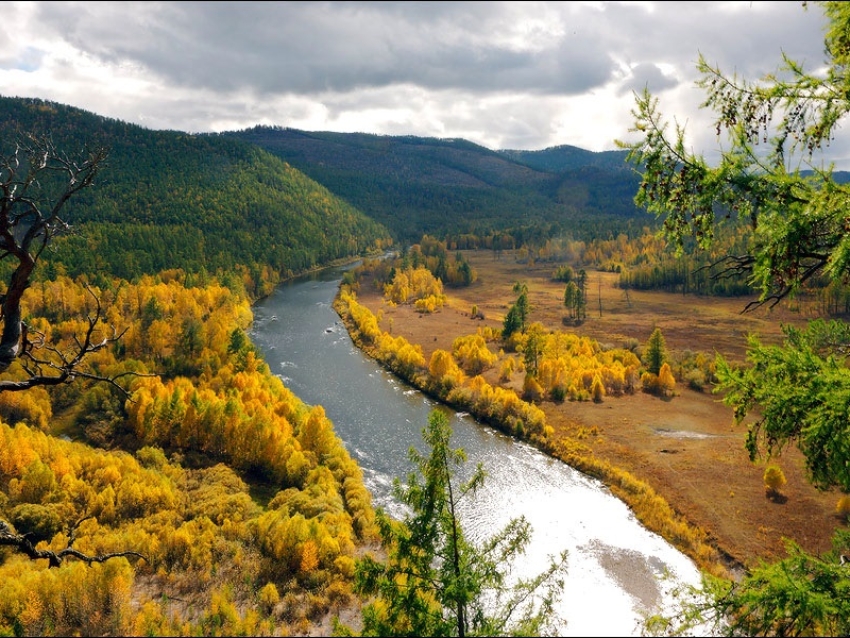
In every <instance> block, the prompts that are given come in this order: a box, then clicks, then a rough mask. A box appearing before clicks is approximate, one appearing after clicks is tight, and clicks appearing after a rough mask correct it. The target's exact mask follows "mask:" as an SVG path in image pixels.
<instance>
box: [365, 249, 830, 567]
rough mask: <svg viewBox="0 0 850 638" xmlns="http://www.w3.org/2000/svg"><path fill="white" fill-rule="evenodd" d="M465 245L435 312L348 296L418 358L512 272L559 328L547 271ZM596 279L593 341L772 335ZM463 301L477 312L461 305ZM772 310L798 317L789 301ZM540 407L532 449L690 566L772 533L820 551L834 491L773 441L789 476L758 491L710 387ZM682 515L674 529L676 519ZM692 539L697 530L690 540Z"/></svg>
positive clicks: (773, 329)
mask: <svg viewBox="0 0 850 638" xmlns="http://www.w3.org/2000/svg"><path fill="white" fill-rule="evenodd" d="M466 256H467V258H469V259H470V261H471V263H472V264H473V266H474V267H475V268H476V270H477V271H478V273H479V277H478V281H477V282H476V283H475V284H474V285H473V286H471V287H469V288H464V289H452V290H448V291H447V294H448V297H449V300H448V303H447V304H446V306H444V307H443V309H441V310H440V311H439V312H436V313H432V314H421V313H418V312H416V311H415V310H413V309H412V308H411V307H409V306H404V305H399V306H390V305H388V304H386V303H385V302H384V301H383V297H382V295H381V293H380V291H378V290H377V289H376V288H374V286H372V285H371V284H370V283H369V282H368V281H364V282H362V283H361V286H360V288H359V291H358V293H357V299H358V302H359V303H361V304H363V305H364V306H366V307H367V308H369V309H370V311H371V312H372V313H374V315H375V316H376V317H377V318H379V325H380V327H381V329H382V330H384V331H386V332H389V333H392V335H393V336H394V337H403V338H404V339H406V340H407V341H409V342H410V343H411V344H418V345H419V346H421V348H422V350H423V354H424V357H425V359H426V360H428V359H429V358H430V354H431V353H432V352H433V351H434V350H436V349H444V350H448V351H451V347H452V342H453V340H454V339H455V338H456V337H458V336H461V335H466V334H473V333H475V331H476V329H477V328H478V327H480V326H484V325H486V326H491V327H495V328H499V327H500V325H501V321H502V318H503V316H504V312H505V311H506V310H507V308H508V306H509V303H510V302H511V301H512V299H513V297H514V296H515V295H514V293H512V290H511V289H512V285H513V283H514V282H515V281H518V280H522V281H525V282H526V283H527V285H528V287H529V292H530V298H531V302H532V320H534V321H541V322H542V323H544V325H546V326H547V327H548V328H550V329H553V330H555V329H557V330H560V329H564V327H563V324H562V322H561V318H562V316H563V314H564V310H563V306H562V290H561V288H562V287H563V286H562V285H560V284H557V283H554V284H553V283H552V282H551V281H550V279H551V278H550V275H551V267H549V266H545V265H544V266H539V267H536V266H528V265H524V264H517V263H516V262H513V261H512V260H510V259H509V258H503V259H502V260H498V261H497V260H494V259H493V258H492V256H491V255H490V254H488V253H483V254H479V253H474V252H472V253H468V254H467V255H466ZM594 276H595V275H594ZM598 292H599V304H600V306H599V307H600V310H602V311H604V312H600V316H599V317H591V318H590V319H589V320H588V321H587V322H585V324H584V325H583V326H581V327H579V328H576V329H573V328H571V329H570V330H575V331H576V332H580V333H583V334H588V335H590V336H593V337H594V338H596V339H598V340H599V341H600V343H610V342H614V343H619V342H620V341H622V340H626V339H635V340H638V341H640V342H641V343H643V342H645V341H646V339H647V338H648V336H649V334H650V333H651V330H652V328H653V327H654V326H659V327H661V328H662V330H663V332H664V334H665V337H666V338H667V343H668V347H669V348H670V349H671V351H672V353H675V352H678V351H684V350H686V349H691V348H692V349H701V348H700V347H701V346H702V348H705V347H706V346H709V345H711V346H714V349H713V351H720V352H723V353H724V355H726V356H729V357H732V358H735V357H743V347H744V345H745V339H744V338H743V336H742V335H743V334H745V332H746V331H758V332H759V333H760V334H763V335H765V338H767V339H770V338H775V337H776V336H777V335H778V322H779V319H780V317H778V316H776V315H773V316H770V317H761V316H756V315H750V316H749V317H741V315H740V307H742V305H743V304H742V303H741V301H740V300H737V299H736V300H728V301H726V302H723V303H718V300H714V299H699V298H688V299H683V297H682V296H681V295H666V296H663V295H662V296H659V294H641V293H639V292H634V291H633V292H632V293H631V295H630V298H629V299H628V301H627V302H626V301H624V300H623V294H622V291H620V290H618V289H616V288H615V287H614V286H613V285H612V284H611V283H610V279H607V280H603V279H602V278H601V277H600V280H599V288H598ZM733 302H734V303H733ZM735 304H737V305H735ZM473 305H476V306H477V308H478V310H479V313H478V314H479V318H474V317H473V316H472V312H471V308H472V306H473ZM481 314H484V315H485V318H484V319H481V318H480V315H481ZM782 318H783V319H785V320H786V321H789V322H791V321H794V320H796V321H799V322H802V321H803V320H804V317H802V316H795V315H793V314H790V315H788V316H785V317H782ZM730 326H733V327H734V328H733V329H730ZM724 335H725V336H724ZM738 342H740V343H738ZM713 351H712V352H710V353H709V355H710V356H712V357H713ZM484 376H485V378H486V379H487V381H488V382H489V383H491V384H494V385H495V384H498V383H499V382H498V379H497V378H496V377H497V375H496V372H495V370H491V371H488V372H487V373H485V375H484ZM539 407H540V408H541V409H542V410H543V411H544V413H545V415H546V420H547V424H548V425H549V426H550V427H551V428H552V430H553V434H552V436H551V444H550V446H549V449H544V451H546V452H547V453H549V454H552V455H554V456H557V457H559V458H561V459H562V460H564V461H566V462H567V463H569V464H570V465H572V466H573V467H576V469H580V470H582V471H584V472H586V473H588V474H592V475H594V476H598V478H600V479H601V480H603V481H604V482H605V483H606V484H608V485H609V486H610V487H611V489H612V491H614V492H615V493H617V495H618V496H620V498H621V499H622V500H624V501H625V502H626V503H627V504H629V505H630V506H631V507H632V509H633V511H635V513H636V515H637V516H638V517H639V518H640V519H641V521H642V522H643V523H644V525H645V526H647V527H648V528H649V529H653V531H657V532H658V533H659V534H661V535H662V536H664V537H665V538H666V539H667V540H668V541H670V542H671V543H673V544H674V545H676V546H677V547H680V549H681V550H682V551H683V552H685V553H686V554H688V555H689V556H691V557H692V558H693V559H694V560H695V561H696V562H697V563H698V564H699V565H700V566H701V567H702V568H703V569H708V570H709V571H715V572H716V571H717V569H718V568H719V567H720V566H722V567H726V568H734V567H735V566H736V565H741V566H752V565H754V564H756V563H757V561H759V560H762V559H765V560H771V559H775V558H778V557H781V556H783V555H784V550H785V545H784V540H783V539H785V538H791V539H793V540H795V541H796V542H798V543H799V544H800V545H801V546H802V547H803V548H804V549H806V550H807V551H810V552H813V553H818V552H823V551H826V550H827V549H829V547H830V539H831V537H832V532H833V530H834V529H835V528H836V527H837V526H839V525H840V524H841V521H840V520H839V519H838V518H837V517H836V515H835V501H836V499H837V496H836V495H835V494H830V493H821V492H818V491H817V490H815V489H814V488H812V487H811V486H810V485H809V483H808V481H807V480H806V478H805V468H804V465H803V460H802V458H801V456H800V455H799V453H796V450H788V451H786V453H785V454H783V456H782V458H781V459H779V460H778V463H779V464H780V466H781V467H782V469H783V472H784V473H785V475H786V478H787V479H788V484H787V486H786V487H785V488H784V490H783V498H782V499H769V498H767V497H766V495H765V491H764V485H763V480H762V474H763V472H764V463H763V462H762V463H751V462H750V461H749V459H748V457H747V455H746V451H745V449H744V443H743V442H744V437H745V435H746V430H745V428H744V427H738V428H735V427H733V426H732V413H731V409H729V408H727V407H726V406H724V405H723V404H722V403H721V402H720V401H719V400H718V398H717V397H715V396H713V395H711V394H710V393H707V392H702V393H701V392H696V391H692V390H687V389H684V388H682V387H681V384H680V386H679V388H678V389H677V394H676V396H674V397H673V398H671V399H669V400H664V399H660V398H657V397H653V396H650V395H646V394H642V393H637V394H634V395H626V396H623V397H619V398H605V400H604V401H603V402H602V403H599V404H596V403H593V402H589V401H588V402H580V401H573V402H571V401H566V402H562V403H555V402H551V401H544V402H542V403H540V404H539ZM665 504H666V505H667V508H669V512H667V513H665V507H664V505H665ZM671 521H672V522H673V524H671ZM685 523H686V525H687V528H688V531H687V532H684V531H683V529H682V528H681V527H680V526H681V525H683V524H685ZM689 538H690V539H691V540H688V539H689ZM693 539H699V540H698V542H696V543H695V544H694V541H693ZM703 540H704V543H703ZM705 544H707V545H708V546H710V548H711V550H713V551H709V549H707V548H706V547H705V546H704V545H705ZM684 545H691V546H690V547H686V546H684ZM712 564H714V567H713V568H712V567H711V565H712Z"/></svg>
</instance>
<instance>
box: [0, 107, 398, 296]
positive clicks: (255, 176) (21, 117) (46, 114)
mask: <svg viewBox="0 0 850 638" xmlns="http://www.w3.org/2000/svg"><path fill="white" fill-rule="evenodd" d="M18 131H22V132H28V133H35V134H47V135H49V136H50V137H51V138H52V140H53V143H54V144H55V146H56V148H57V149H58V150H60V151H62V152H65V153H67V154H68V155H69V156H70V157H71V158H76V157H78V156H79V155H78V154H80V153H82V151H83V149H84V148H85V147H86V146H88V147H90V148H91V147H97V146H106V147H108V148H109V149H110V152H109V157H108V160H107V165H106V168H105V169H103V171H102V172H101V173H100V175H99V176H98V179H97V181H96V183H95V187H94V188H90V189H86V190H84V191H83V192H81V193H80V194H78V195H77V196H76V197H74V198H73V199H72V200H71V201H70V202H69V203H68V205H67V208H66V211H67V217H68V220H69V221H70V222H71V223H72V224H73V225H74V226H76V227H78V228H79V229H80V230H83V231H84V232H80V233H79V234H78V235H77V236H74V237H71V238H69V239H66V240H65V241H63V242H61V243H57V245H56V248H57V251H56V257H54V260H53V261H52V263H51V268H52V267H55V266H56V264H57V260H58V262H62V263H63V265H64V267H65V268H66V269H67V271H68V273H69V274H71V275H75V274H79V273H86V274H88V276H90V277H91V276H93V275H94V276H96V275H97V274H100V273H104V274H114V275H117V276H119V277H122V278H125V279H132V278H134V277H136V276H138V275H141V274H146V273H150V274H152V273H157V272H160V271H162V270H165V269H171V268H182V269H184V270H185V271H187V272H202V271H206V272H209V273H215V272H217V271H219V270H220V269H221V270H225V271H231V272H232V271H233V268H234V267H235V266H244V267H245V268H246V269H247V272H248V273H249V274H254V275H256V276H255V277H253V279H254V280H255V281H259V279H260V278H262V277H261V276H260V275H261V271H262V269H264V268H265V269H266V271H267V272H266V277H265V278H266V279H269V277H268V270H269V269H271V271H272V272H273V273H276V274H277V275H279V276H287V275H289V274H292V273H295V272H300V271H302V270H305V269H308V268H311V267H313V266H315V265H318V264H325V263H327V262H329V261H330V260H333V259H337V258H341V257H348V256H354V255H358V254H361V253H363V252H364V251H367V250H370V249H374V248H378V247H380V246H381V245H384V244H386V243H387V242H388V241H389V237H390V234H389V232H388V231H387V229H385V228H383V227H382V226H381V225H380V224H379V223H376V222H375V221H373V220H372V219H370V218H368V217H366V216H365V215H363V214H362V213H361V212H360V211H358V210H357V209H356V208H355V207H354V206H352V205H351V204H350V203H348V202H345V201H343V200H342V199H340V198H339V197H336V196H335V195H333V194H332V193H331V192H330V191H328V190H327V189H326V188H324V187H323V186H321V185H320V184H318V183H316V182H315V181H313V180H312V179H310V178H309V177H307V176H306V175H304V174H303V173H301V172H300V171H298V170H297V169H296V168H293V167H292V166H290V165H288V164H287V163H286V162H284V161H282V160H280V159H279V158H278V157H276V156H274V155H272V154H270V153H268V152H266V151H264V150H263V149H261V148H259V147H257V146H254V145H251V144H247V143H245V142H242V141H240V140H237V139H234V138H228V137H223V136H204V135H190V134H187V133H182V132H178V131H152V130H148V129H145V128H143V127H140V126H136V125H133V124H128V123H124V122H121V121H118V120H114V119H108V118H104V117H101V116H98V115H95V114H92V113H89V112H86V111H83V110H79V109H76V108H72V107H69V106H64V105H61V104H57V103H53V102H47V101H43V100H37V99H24V98H7V97H0V135H2V137H3V138H4V139H6V140H10V139H12V136H13V135H15V134H16V133H17V132H18ZM10 150H11V149H10V148H8V144H7V148H6V151H5V152H10ZM271 278H272V279H274V276H272V277H271Z"/></svg>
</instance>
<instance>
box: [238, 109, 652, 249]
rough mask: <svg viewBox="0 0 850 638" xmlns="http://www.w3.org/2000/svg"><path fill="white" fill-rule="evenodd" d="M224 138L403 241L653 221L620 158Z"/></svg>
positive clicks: (273, 134)
mask: <svg viewBox="0 0 850 638" xmlns="http://www.w3.org/2000/svg"><path fill="white" fill-rule="evenodd" d="M222 136H223V137H227V138H235V139H239V140H243V141H246V142H250V143H252V144H256V145H257V146H260V147H262V148H264V149H266V150H267V151H269V152H270V153H273V154H275V155H277V156H278V157H280V158H282V159H284V160H285V161H286V162H288V163H290V164H291V165H292V166H295V167H296V168H298V169H299V170H301V171H303V172H304V173H305V174H307V175H309V176H310V177H311V178H313V179H315V180H316V181H317V182H320V183H322V184H324V185H325V186H326V187H327V188H328V189H329V190H330V191H332V192H333V193H335V194H336V195H338V196H339V197H341V198H343V199H345V200H346V201H348V202H350V203H351V204H353V205H354V206H356V207H357V208H359V209H360V210H362V211H363V212H364V213H366V214H367V215H369V216H371V217H372V218H374V219H375V220H376V221H378V222H380V223H382V224H383V225H385V226H386V227H387V228H389V229H390V230H391V231H392V233H393V235H394V237H396V238H397V239H399V240H400V241H403V242H413V241H417V240H418V239H419V238H421V236H422V235H423V234H429V235H435V236H438V237H446V236H458V235H464V234H471V235H476V236H479V237H480V236H483V235H487V234H490V233H496V232H507V233H510V234H511V235H512V236H513V237H514V238H515V239H516V242H517V245H519V244H522V243H524V242H526V241H537V240H539V239H541V238H547V237H552V236H555V235H562V234H570V235H572V236H574V237H577V238H586V237H588V236H595V235H597V234H598V233H599V232H601V231H600V229H601V227H602V226H603V225H604V226H605V227H606V234H607V232H610V231H611V230H612V229H613V230H614V232H618V231H620V230H623V231H628V230H629V229H630V228H632V227H637V228H640V227H641V226H642V225H645V224H646V223H647V222H648V221H650V222H651V220H648V218H647V216H646V214H645V213H644V212H643V211H641V210H639V209H637V208H636V207H635V205H634V202H633V197H634V193H635V192H636V190H637V176H636V175H635V174H634V173H633V172H632V171H631V170H630V168H629V167H628V166H627V165H626V164H625V153H613V154H612V153H592V152H590V151H582V150H581V149H576V148H574V147H557V148H554V149H547V150H546V151H540V152H524V151H491V150H489V149H486V148H484V147H482V146H478V145H476V144H473V143H471V142H468V141H466V140H460V139H437V138H424V137H413V136H378V135H367V134H362V133H331V132H307V131H299V130H296V129H290V128H280V127H264V126H258V127H254V128H251V129H246V130H243V131H234V132H228V133H223V134H222Z"/></svg>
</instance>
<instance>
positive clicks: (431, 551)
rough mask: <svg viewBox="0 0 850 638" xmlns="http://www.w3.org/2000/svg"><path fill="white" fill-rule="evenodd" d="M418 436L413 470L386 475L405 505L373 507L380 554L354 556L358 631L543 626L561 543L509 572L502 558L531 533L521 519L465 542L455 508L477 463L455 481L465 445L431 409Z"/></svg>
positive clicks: (531, 631) (555, 586)
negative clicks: (536, 566) (383, 555)
mask: <svg viewBox="0 0 850 638" xmlns="http://www.w3.org/2000/svg"><path fill="white" fill-rule="evenodd" d="M423 437H424V440H425V442H426V443H427V445H428V446H429V448H430V453H429V455H428V456H424V455H423V454H421V453H419V452H417V451H416V449H415V448H411V450H410V459H411V461H412V462H413V463H414V465H415V467H416V471H415V472H411V473H410V474H409V476H408V477H407V484H406V485H404V486H403V485H402V484H401V481H400V480H399V479H396V480H395V483H394V493H395V495H396V497H397V498H398V499H399V500H400V501H401V502H403V503H405V504H406V505H407V506H408V507H409V508H410V513H409V514H408V515H407V516H405V518H404V519H403V520H402V521H394V520H393V519H391V518H390V517H389V516H387V515H386V513H384V512H383V511H382V510H379V512H378V515H377V520H378V525H379V528H380V533H381V538H382V540H383V544H384V547H385V548H386V549H387V552H388V558H387V560H386V562H380V561H378V560H376V559H375V558H373V557H371V556H366V557H365V558H363V559H361V560H360V561H358V564H357V572H356V586H357V588H358V590H359V591H361V592H362V593H364V594H369V595H373V596H375V597H376V599H375V600H374V602H372V603H370V604H369V605H368V606H367V607H366V608H365V609H364V613H363V625H364V626H363V635H367V636H394V635H406V636H473V635H475V636H500V635H524V636H528V635H537V634H538V633H540V632H541V631H544V630H546V629H547V628H549V626H548V624H547V623H550V622H552V621H553V619H554V617H553V610H554V604H555V603H556V601H557V599H558V596H559V595H560V593H561V590H562V588H563V581H562V580H561V576H562V574H563V571H564V570H565V569H566V553H565V552H564V553H562V554H561V556H560V557H559V558H558V559H557V560H552V562H551V563H550V565H549V567H548V568H547V569H546V570H545V571H544V572H542V573H541V574H539V575H537V576H534V577H531V578H522V577H520V578H514V577H513V576H512V575H511V574H510V569H511V568H512V564H511V563H512V561H514V560H516V559H517V558H519V557H520V556H521V554H523V553H524V551H525V548H526V546H527V545H528V542H529V541H530V538H531V529H530V526H529V524H528V522H527V521H525V519H524V518H518V519H514V520H512V521H511V522H510V523H509V524H508V525H507V526H506V527H505V528H504V529H503V530H501V531H500V532H498V533H496V534H495V535H494V536H492V537H491V538H489V539H487V540H485V541H483V542H482V543H481V544H475V543H471V542H470V541H469V540H468V539H467V538H466V536H465V534H464V532H463V529H462V525H461V520H460V508H461V507H462V506H463V505H464V502H465V501H466V500H468V499H469V498H471V497H472V496H473V495H474V493H475V491H476V490H477V489H478V488H479V487H480V486H481V485H482V484H483V482H484V480H485V474H484V471H483V468H482V467H481V466H480V465H479V466H478V467H477V468H476V469H475V471H474V472H473V474H472V475H471V477H470V478H469V479H468V480H467V481H466V482H464V483H462V484H460V485H458V484H457V483H456V473H457V468H458V467H459V466H460V465H461V464H462V463H464V462H465V461H466V455H465V453H464V452H463V450H460V449H452V448H451V447H450V446H449V444H450V437H451V427H450V426H449V422H448V417H447V416H446V414H445V413H444V412H442V411H439V410H434V411H432V412H431V414H430V415H429V417H428V426H427V427H426V428H425V430H424V431H423ZM417 472H418V473H417Z"/></svg>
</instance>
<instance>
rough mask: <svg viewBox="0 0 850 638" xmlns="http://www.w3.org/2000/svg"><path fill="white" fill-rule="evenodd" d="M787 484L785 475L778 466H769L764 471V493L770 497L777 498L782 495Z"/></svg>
mask: <svg viewBox="0 0 850 638" xmlns="http://www.w3.org/2000/svg"><path fill="white" fill-rule="evenodd" d="M785 483H786V480H785V474H784V473H783V472H782V468H780V467H779V466H778V465H768V466H767V467H766V468H765V470H764V491H765V493H766V494H767V496H768V497H770V498H772V497H776V496H779V495H780V494H781V493H782V488H783V487H784V485H785Z"/></svg>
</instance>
